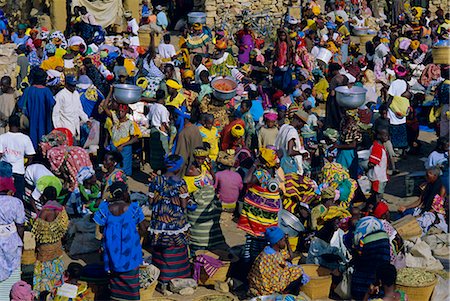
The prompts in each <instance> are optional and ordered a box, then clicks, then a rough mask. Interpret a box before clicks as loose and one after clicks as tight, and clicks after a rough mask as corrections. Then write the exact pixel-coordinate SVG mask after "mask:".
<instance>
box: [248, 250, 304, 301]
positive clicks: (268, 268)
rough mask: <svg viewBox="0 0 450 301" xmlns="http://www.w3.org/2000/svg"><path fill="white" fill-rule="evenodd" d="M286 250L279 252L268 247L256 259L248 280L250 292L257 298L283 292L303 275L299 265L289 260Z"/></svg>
mask: <svg viewBox="0 0 450 301" xmlns="http://www.w3.org/2000/svg"><path fill="white" fill-rule="evenodd" d="M288 259H289V254H288V252H287V251H286V250H281V251H279V252H277V251H275V250H274V249H273V248H271V247H269V246H267V247H266V248H265V249H264V250H263V251H262V252H261V253H260V254H259V255H258V257H257V258H256V260H255V262H254V263H253V266H252V268H251V270H250V273H249V276H248V280H249V285H250V292H251V293H252V294H253V295H255V296H263V295H271V294H273V293H280V292H283V291H284V290H285V289H286V287H287V286H288V285H289V284H290V283H291V282H293V281H296V280H298V279H299V278H300V277H302V275H303V270H302V268H301V267H300V266H299V265H293V264H291V263H290V262H288V261H287V260H288Z"/></svg>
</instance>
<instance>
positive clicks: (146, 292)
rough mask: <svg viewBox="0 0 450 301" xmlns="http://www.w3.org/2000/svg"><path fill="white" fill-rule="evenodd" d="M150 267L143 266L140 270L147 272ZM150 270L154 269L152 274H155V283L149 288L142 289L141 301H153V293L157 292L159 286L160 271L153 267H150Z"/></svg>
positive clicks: (140, 291) (140, 292)
mask: <svg viewBox="0 0 450 301" xmlns="http://www.w3.org/2000/svg"><path fill="white" fill-rule="evenodd" d="M147 268H148V266H145V265H144V266H141V267H140V268H139V269H140V270H145V269H147ZM150 268H151V269H152V272H153V273H154V276H155V280H153V282H152V283H151V284H150V285H149V286H147V287H146V288H141V289H140V290H139V294H140V295H141V300H151V299H153V298H152V297H153V293H154V292H155V290H156V285H157V284H158V277H159V273H160V271H159V269H158V268H157V267H155V266H153V265H151V266H150Z"/></svg>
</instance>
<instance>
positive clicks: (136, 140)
mask: <svg viewBox="0 0 450 301" xmlns="http://www.w3.org/2000/svg"><path fill="white" fill-rule="evenodd" d="M138 140H139V138H138V136H132V137H131V138H130V140H128V141H127V142H125V143H123V144H121V145H119V146H118V147H117V150H118V151H119V152H121V151H122V149H123V148H124V147H125V146H127V145H132V144H134V143H136V142H138Z"/></svg>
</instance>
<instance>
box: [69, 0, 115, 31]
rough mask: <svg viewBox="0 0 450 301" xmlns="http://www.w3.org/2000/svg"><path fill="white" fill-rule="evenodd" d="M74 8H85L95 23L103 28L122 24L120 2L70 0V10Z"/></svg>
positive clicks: (113, 0) (111, 0)
mask: <svg viewBox="0 0 450 301" xmlns="http://www.w3.org/2000/svg"><path fill="white" fill-rule="evenodd" d="M75 6H86V9H87V11H88V12H89V13H91V14H92V15H94V17H95V19H96V20H97V23H98V24H100V25H101V26H102V27H103V28H105V27H108V26H110V25H113V24H122V17H123V13H124V8H123V5H122V1H121V0H101V1H99V0H97V1H89V0H72V9H73V8H74V7H75Z"/></svg>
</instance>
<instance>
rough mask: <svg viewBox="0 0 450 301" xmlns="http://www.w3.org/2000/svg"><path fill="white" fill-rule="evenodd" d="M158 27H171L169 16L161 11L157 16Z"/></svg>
mask: <svg viewBox="0 0 450 301" xmlns="http://www.w3.org/2000/svg"><path fill="white" fill-rule="evenodd" d="M156 25H159V26H161V27H162V28H164V29H166V28H167V26H168V25H169V21H168V20H167V16H166V14H165V13H164V12H162V11H161V12H159V13H158V14H157V15H156Z"/></svg>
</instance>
